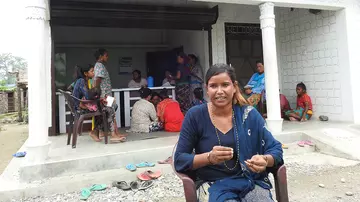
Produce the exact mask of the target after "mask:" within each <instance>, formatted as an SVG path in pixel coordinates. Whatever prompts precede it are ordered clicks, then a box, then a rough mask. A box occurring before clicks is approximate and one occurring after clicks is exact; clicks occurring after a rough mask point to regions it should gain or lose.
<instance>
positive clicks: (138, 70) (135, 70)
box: [132, 69, 141, 77]
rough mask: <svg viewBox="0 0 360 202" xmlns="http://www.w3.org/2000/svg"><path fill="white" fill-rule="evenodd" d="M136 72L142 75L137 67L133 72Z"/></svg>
mask: <svg viewBox="0 0 360 202" xmlns="http://www.w3.org/2000/svg"><path fill="white" fill-rule="evenodd" d="M135 72H136V73H138V74H139V76H140V77H141V71H140V70H137V69H135V70H134V71H133V72H132V73H133V74H134V73H135Z"/></svg>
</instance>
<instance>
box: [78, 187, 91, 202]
mask: <svg viewBox="0 0 360 202" xmlns="http://www.w3.org/2000/svg"><path fill="white" fill-rule="evenodd" d="M90 195H91V191H90V190H89V189H88V188H84V189H82V190H81V193H80V200H84V201H86V200H87V199H88V198H89V197H90Z"/></svg>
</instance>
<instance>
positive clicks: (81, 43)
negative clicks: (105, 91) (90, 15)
mask: <svg viewBox="0 0 360 202" xmlns="http://www.w3.org/2000/svg"><path fill="white" fill-rule="evenodd" d="M164 32H165V31H163V30H148V29H121V28H91V27H55V28H53V34H54V39H55V47H59V44H62V46H64V45H66V46H68V47H61V48H56V49H55V52H56V53H66V83H67V84H69V83H71V81H72V75H73V71H74V67H75V65H82V66H85V65H87V64H91V63H95V58H94V53H95V51H96V50H97V49H98V48H106V49H107V50H108V51H109V61H108V64H107V68H108V71H109V73H110V77H111V82H112V87H113V88H122V87H127V84H128V82H129V81H130V80H131V78H132V75H131V74H126V75H124V74H121V75H119V69H118V60H119V57H130V56H131V57H133V69H134V70H135V69H138V70H140V71H141V72H142V73H143V74H142V76H143V77H146V53H147V52H153V51H158V50H164V49H167V48H164V47H160V46H157V45H166V44H167V43H166V39H165V38H166V37H165V33H164ZM88 45H91V46H89V47H87V46H88ZM114 45H134V46H139V47H137V48H134V47H131V48H130V47H123V48H122V47H111V46H114ZM149 45H150V46H153V47H148V48H146V46H149Z"/></svg>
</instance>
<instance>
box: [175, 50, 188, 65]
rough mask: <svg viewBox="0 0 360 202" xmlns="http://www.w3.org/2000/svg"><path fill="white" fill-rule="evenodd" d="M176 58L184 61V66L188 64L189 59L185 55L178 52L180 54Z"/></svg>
mask: <svg viewBox="0 0 360 202" xmlns="http://www.w3.org/2000/svg"><path fill="white" fill-rule="evenodd" d="M177 56H178V57H181V58H182V59H184V64H188V63H189V57H188V56H187V55H186V54H185V53H183V52H180V53H178V55H177Z"/></svg>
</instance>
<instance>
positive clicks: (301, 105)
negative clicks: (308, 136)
mask: <svg viewBox="0 0 360 202" xmlns="http://www.w3.org/2000/svg"><path fill="white" fill-rule="evenodd" d="M296 93H297V95H298V96H297V99H296V109H294V110H289V111H287V112H285V116H286V118H288V119H289V120H290V121H307V120H309V119H310V118H311V116H312V114H313V112H312V103H311V98H310V96H309V95H308V94H307V93H306V86H305V84H304V83H303V82H301V83H299V84H297V85H296Z"/></svg>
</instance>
